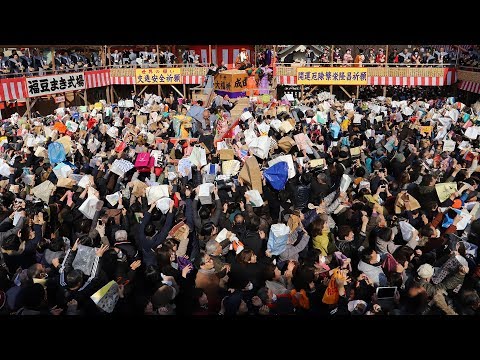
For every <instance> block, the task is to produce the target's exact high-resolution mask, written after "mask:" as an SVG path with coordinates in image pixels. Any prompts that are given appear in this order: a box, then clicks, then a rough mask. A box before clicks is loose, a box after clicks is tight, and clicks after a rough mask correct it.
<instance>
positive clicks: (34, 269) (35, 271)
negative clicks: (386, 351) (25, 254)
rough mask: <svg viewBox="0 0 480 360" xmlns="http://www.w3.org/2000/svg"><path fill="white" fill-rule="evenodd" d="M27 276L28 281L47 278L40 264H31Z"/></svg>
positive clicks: (43, 267) (45, 271)
mask: <svg viewBox="0 0 480 360" xmlns="http://www.w3.org/2000/svg"><path fill="white" fill-rule="evenodd" d="M27 275H28V277H29V278H30V279H45V278H46V277H47V270H46V269H45V266H43V265H42V264H38V263H37V264H33V265H31V266H30V267H29V268H28V270H27Z"/></svg>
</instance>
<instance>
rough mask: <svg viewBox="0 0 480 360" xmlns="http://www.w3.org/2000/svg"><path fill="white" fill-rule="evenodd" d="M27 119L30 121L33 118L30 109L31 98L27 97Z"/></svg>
mask: <svg viewBox="0 0 480 360" xmlns="http://www.w3.org/2000/svg"><path fill="white" fill-rule="evenodd" d="M27 117H28V119H31V118H32V111H31V108H30V98H28V97H27Z"/></svg>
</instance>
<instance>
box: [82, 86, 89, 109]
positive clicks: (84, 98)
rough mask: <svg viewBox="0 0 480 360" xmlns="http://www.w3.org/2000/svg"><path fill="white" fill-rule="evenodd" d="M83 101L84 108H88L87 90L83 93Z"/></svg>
mask: <svg viewBox="0 0 480 360" xmlns="http://www.w3.org/2000/svg"><path fill="white" fill-rule="evenodd" d="M83 101H85V106H87V107H88V100H87V89H86V88H85V90H84V91H83Z"/></svg>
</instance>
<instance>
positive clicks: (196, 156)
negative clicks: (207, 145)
mask: <svg viewBox="0 0 480 360" xmlns="http://www.w3.org/2000/svg"><path fill="white" fill-rule="evenodd" d="M188 159H189V160H190V162H191V163H192V164H193V165H195V166H205V165H207V153H206V152H205V149H204V148H203V147H201V146H197V145H195V146H194V147H193V150H192V153H191V154H190V156H189V157H188Z"/></svg>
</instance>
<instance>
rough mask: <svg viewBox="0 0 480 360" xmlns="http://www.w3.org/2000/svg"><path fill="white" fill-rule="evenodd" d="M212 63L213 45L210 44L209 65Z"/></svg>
mask: <svg viewBox="0 0 480 360" xmlns="http://www.w3.org/2000/svg"><path fill="white" fill-rule="evenodd" d="M211 63H212V45H208V65H209V66H210V64H211Z"/></svg>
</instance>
